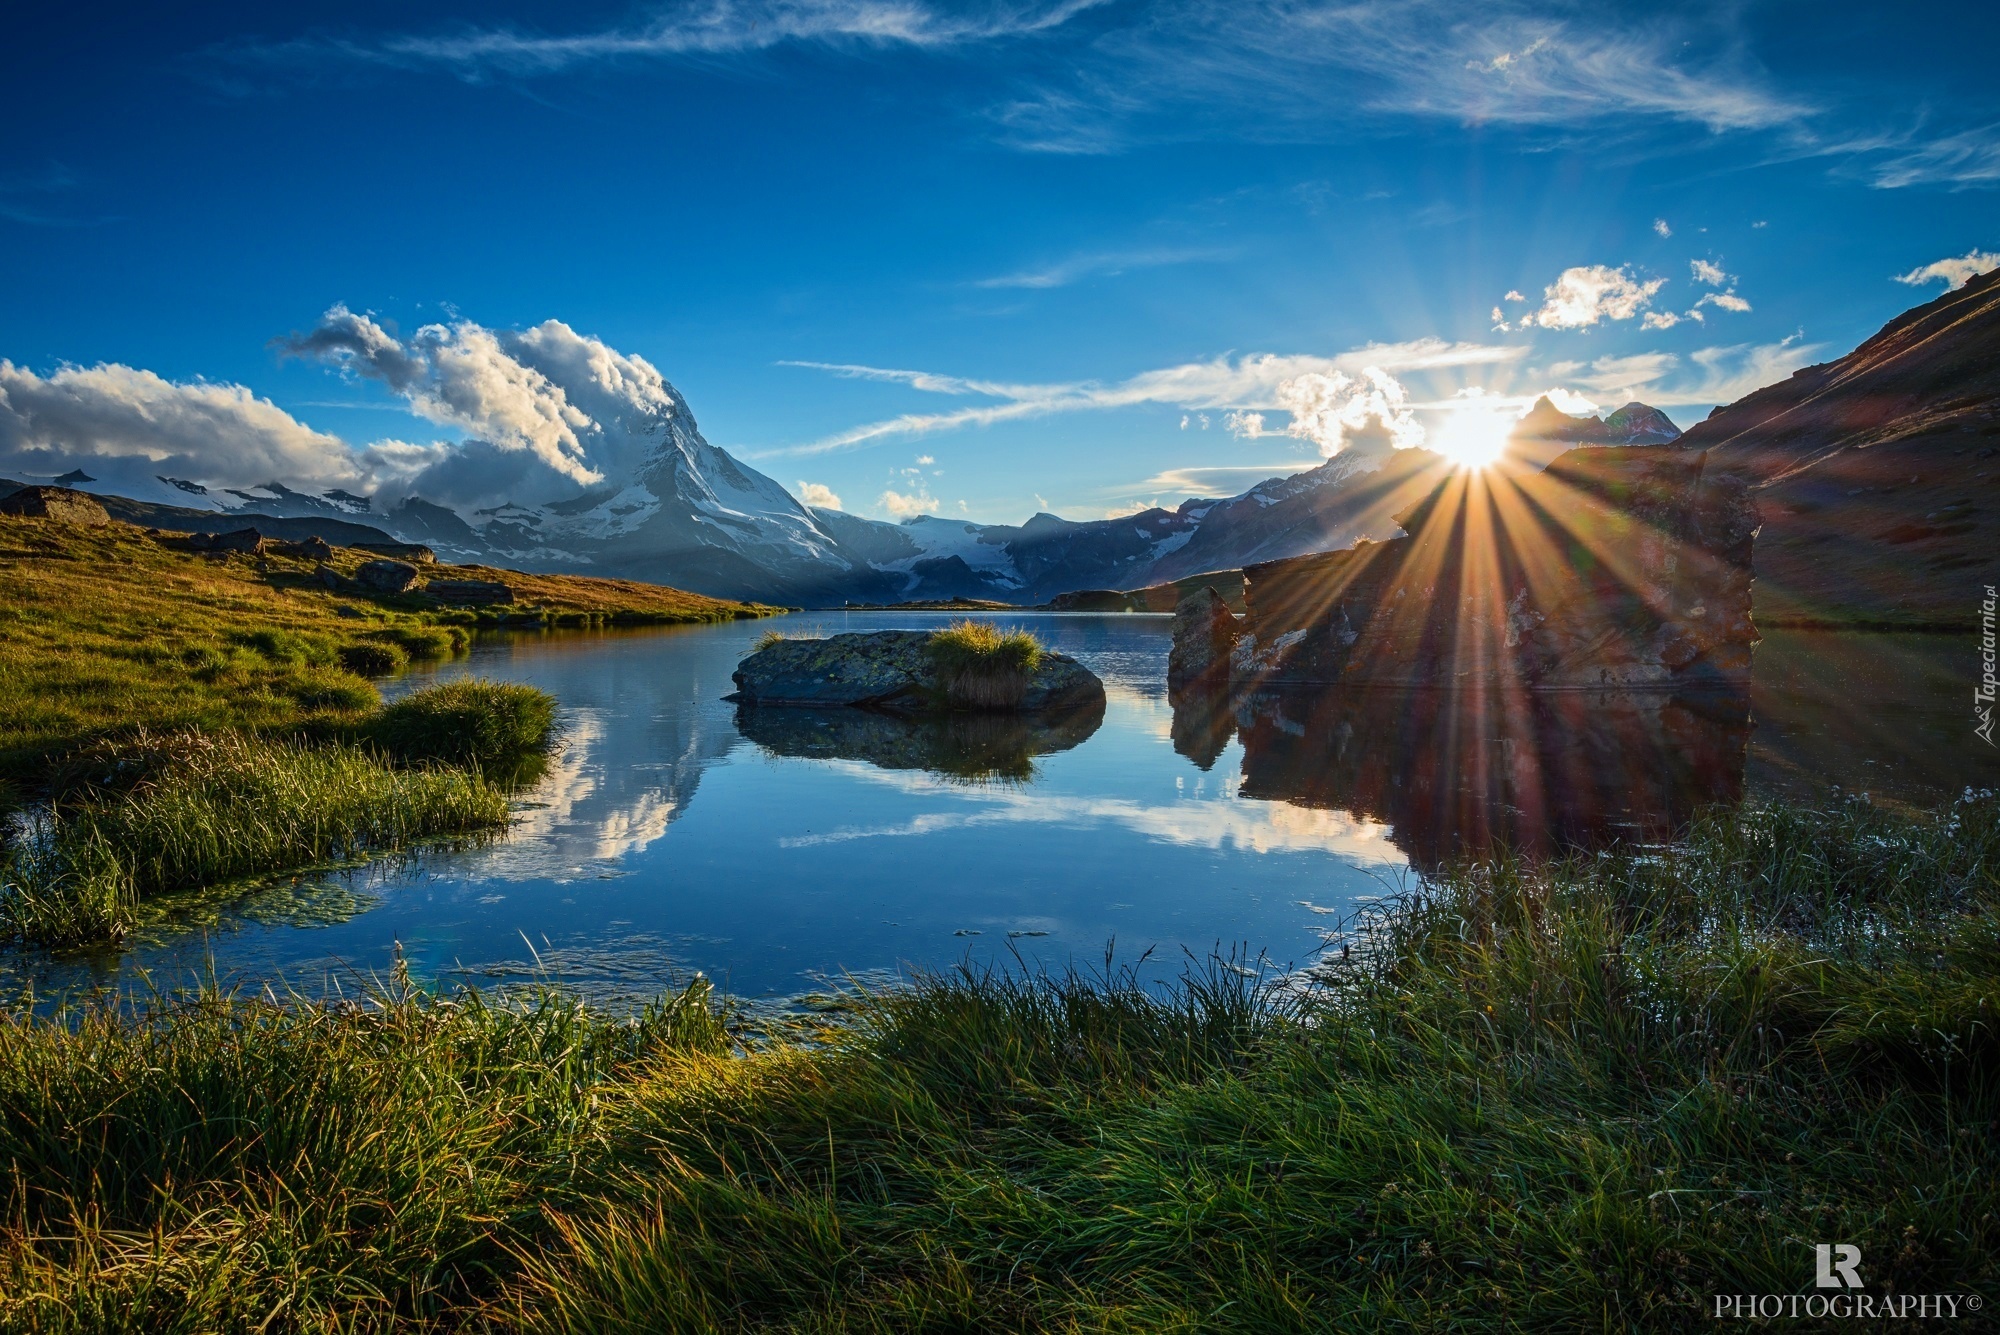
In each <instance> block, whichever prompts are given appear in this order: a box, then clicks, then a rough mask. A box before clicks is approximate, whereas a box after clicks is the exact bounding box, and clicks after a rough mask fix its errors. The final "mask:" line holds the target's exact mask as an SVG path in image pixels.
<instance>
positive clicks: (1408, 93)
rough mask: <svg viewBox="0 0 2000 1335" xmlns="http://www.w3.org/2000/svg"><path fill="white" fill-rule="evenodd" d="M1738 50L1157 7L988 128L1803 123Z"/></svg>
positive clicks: (1610, 34)
mask: <svg viewBox="0 0 2000 1335" xmlns="http://www.w3.org/2000/svg"><path fill="white" fill-rule="evenodd" d="M1746 50H1747V43H1745V42H1743V41H1742V40H1740V39H1739V38H1738V37H1737V35H1736V34H1735V33H1734V32H1732V31H1731V30H1730V27H1729V26H1728V25H1727V24H1726V23H1717V22H1716V21H1715V20H1714V19H1713V18H1710V19H1708V20H1706V21H1705V22H1700V23H1697V22H1694V21H1688V20H1676V19H1675V18H1674V17H1672V15H1671V14H1668V13H1664V12H1663V13H1661V14H1658V15H1654V14H1649V15H1647V16H1646V17H1645V18H1643V19H1639V20H1636V21H1628V22H1621V21H1620V20H1619V19H1618V18H1617V17H1616V16H1614V15H1611V14H1609V13H1600V12H1597V11H1592V12H1590V13H1589V15H1588V18H1587V21H1586V20H1584V19H1581V18H1580V19H1579V21H1577V22H1575V23H1566V22H1563V21H1562V20H1560V19H1557V18H1552V17H1547V16H1544V15H1538V14H1534V13H1529V12H1525V11H1524V10H1523V9H1522V8H1520V7H1517V6H1515V5H1511V4H1504V3H1503V4H1496V5H1491V6H1484V7H1480V8H1477V9H1467V8H1466V7H1465V6H1463V5H1458V4H1452V3H1448V0H1411V2H1409V3H1402V4H1392V5H1391V4H1355V3H1343V2H1341V0H1236V2H1235V3H1231V4H1226V5H1225V4H1216V3H1214V2H1213V0H1162V3H1159V4H1156V5H1153V6H1149V7H1146V8H1145V9H1144V10H1143V17H1142V18H1141V19H1139V20H1138V21H1135V22H1132V23H1130V24H1129V25H1126V26H1122V27H1116V28H1111V29H1109V30H1108V31H1106V32H1104V33H1103V34H1102V35H1101V36H1100V37H1098V38H1097V39H1096V40H1095V41H1094V42H1093V43H1092V44H1091V46H1090V47H1089V48H1088V49H1087V50H1086V51H1084V52H1082V53H1080V55H1079V56H1078V58H1077V59H1076V60H1075V61H1074V62H1072V63H1071V64H1070V66H1069V71H1070V72H1069V74H1068V75H1067V76H1066V77H1064V78H1062V79H1060V80H1059V81H1056V82H1053V83H1049V84H1045V85H1044V86H1043V87H1041V88H1039V89H1034V90H1031V91H1029V92H1027V93H1025V94H1024V95H1022V96H1019V97H1017V98H1015V99H1014V100H1012V101H1010V102H1008V103H1006V104H1004V105H1002V106H1000V107H998V108H996V109H995V111H994V112H993V115H994V117H995V119H996V120H997V121H998V122H999V124H1000V126H1001V127H1002V132H1003V134H1004V136H1005V137H1006V138H1007V139H1008V140H1009V141H1010V142H1012V143H1013V144H1014V145H1015V146H1017V147H1020V148H1025V149H1031V150H1040V151H1047V152H1065V153H1101V152H1107V151H1111V150H1114V149H1117V148H1119V147H1122V146H1124V145H1126V144H1129V143H1131V142H1133V141H1135V140H1141V141H1142V140H1148V139H1152V140H1160V139H1184V138H1187V137H1190V136H1204V135H1213V136H1229V137H1236V138H1248V139H1256V140H1264V141H1279V142H1296V141H1301V140H1304V141H1314V142H1321V141H1327V140H1330V139H1334V138H1337V137H1338V136H1340V135H1341V134H1343V133H1345V132H1347V131H1348V130H1349V128H1350V127H1352V126H1353V125H1354V123H1355V122H1356V121H1357V120H1365V119H1369V118H1379V117H1383V116H1398V117H1419V118H1441V119H1445V120H1450V121H1456V122H1460V123H1470V124H1511V125H1527V126H1574V125H1583V124H1589V123H1594V122H1599V121H1604V120H1608V119H1632V118H1636V119H1649V120H1668V121H1679V122H1692V123H1695V124H1699V125H1702V126H1705V127H1707V128H1708V129H1709V130H1711V131H1714V132H1717V133H1720V132H1725V131H1733V130H1746V129H1767V128H1771V127H1775V126H1784V125H1790V124H1794V123H1796V122H1799V121H1800V120H1802V119H1803V118H1804V117H1806V116H1807V115H1808V114H1809V113H1810V112H1811V110H1812V108H1811V107H1810V106H1808V105H1807V104H1805V103H1804V102H1802V101H1800V100H1797V99H1794V98H1791V97H1789V96H1786V95H1783V94H1780V93H1778V92H1775V91H1773V90H1772V89H1771V87H1770V80H1769V79H1768V78H1767V76H1766V75H1765V74H1764V73H1763V71H1761V70H1760V69H1758V68H1757V67H1755V66H1754V65H1753V64H1751V63H1750V62H1749V60H1748V59H1747V57H1746V56H1745V54H1744V52H1745V51H1746Z"/></svg>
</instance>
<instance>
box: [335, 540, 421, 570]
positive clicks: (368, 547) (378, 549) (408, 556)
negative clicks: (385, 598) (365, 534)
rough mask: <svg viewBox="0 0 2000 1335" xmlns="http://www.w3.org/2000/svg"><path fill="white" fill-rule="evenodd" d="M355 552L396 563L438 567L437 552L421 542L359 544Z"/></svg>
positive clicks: (355, 547) (356, 545) (356, 544)
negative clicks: (406, 562) (384, 558)
mask: <svg viewBox="0 0 2000 1335" xmlns="http://www.w3.org/2000/svg"><path fill="white" fill-rule="evenodd" d="M354 550H355V551H357V552H367V553H368V554H369V555H371V556H381V557H386V558H388V559H390V560H394V561H410V562H413V563H415V564H416V565H420V566H430V565H436V564H437V559H438V558H437V553H436V552H434V551H432V550H431V549H430V548H428V547H426V546H424V545H423V544H422V543H420V542H357V543H355V544H354Z"/></svg>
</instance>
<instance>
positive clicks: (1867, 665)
mask: <svg viewBox="0 0 2000 1335" xmlns="http://www.w3.org/2000/svg"><path fill="white" fill-rule="evenodd" d="M940 619H941V618H939V617H937V616H935V615H925V614H890V613H881V614H840V613H832V614H824V613H821V614H814V613H807V614H801V615H797V616H794V617H791V618H789V619H788V620H787V621H786V622H783V623H780V624H781V627H782V628H783V629H785V630H786V631H787V632H788V633H796V634H811V633H819V632H825V633H835V632H838V631H843V630H876V629H887V628H903V627H922V626H934V625H936V624H938V622H939V621H940ZM1001 620H1003V621H1007V622H1011V623H1018V624H1023V625H1028V626H1030V627H1031V628H1032V629H1034V630H1035V631H1036V633H1037V634H1039V635H1041V636H1042V637H1043V638H1044V639H1045V640H1046V641H1048V642H1050V643H1052V644H1053V645H1054V646H1055V647H1057V648H1059V649H1061V650H1063V651H1064V652H1067V653H1071V654H1074V655H1075V656H1076V657H1078V658H1079V659H1081V660H1082V661H1083V662H1084V663H1085V664H1086V665H1088V666H1089V667H1090V668H1092V669H1093V670H1094V671H1096V672H1097V673H1098V674H1099V675H1100V676H1101V677H1102V678H1103V679H1104V682H1105V686H1106V691H1107V694H1108V697H1109V700H1108V705H1107V708H1106V710H1105V712H1104V715H1103V717H1102V720H1101V721H1099V720H1097V719H1095V718H1087V719H1083V720H1072V721H1069V722H1067V723H1065V724H1062V725H1059V726H1052V727H1030V726H1026V725H1019V724H1015V723H1012V722H1007V721H999V720H965V721H960V722H956V723H952V724H949V725H919V724H908V723H900V722H897V721H894V720H887V719H883V718H879V717H877V716H874V715H870V714H865V713H862V712H861V711H834V712H832V713H822V712H819V711H794V710H761V711H742V712H739V711H738V710H737V708H736V707H735V706H733V705H731V704H729V703H727V702H726V701H724V699H723V698H722V697H723V696H725V695H726V694H728V693H729V692H730V691H731V690H732V689H733V688H732V683H731V682H730V673H731V672H732V671H733V670H734V668H735V666H736V664H737V662H738V661H739V660H740V659H741V658H742V657H743V655H744V654H746V653H747V652H749V648H750V645H751V643H752V641H754V640H755V639H756V638H757V636H759V635H761V634H762V633H763V632H764V631H765V630H766V629H768V627H769V625H770V624H771V623H768V622H766V623H740V624H732V625H727V626H719V627H704V628H698V629H686V630H668V631H648V632H628V633H607V634H600V635H585V634H574V635H550V636H521V637H513V638H509V639H505V640H498V641H490V642H487V643H483V644H481V645H480V646H479V647H478V648H476V649H475V650H474V652H473V653H472V654H471V656H470V657H469V658H466V659H462V660H460V661H458V662H456V663H454V664H451V665H449V666H447V667H444V668H441V669H440V670H439V671H437V672H436V673H435V674H423V675H413V676H412V677H409V678H405V679H403V680H401V681H399V682H395V683H391V684H389V685H388V686H387V687H386V688H385V694H391V695H393V694H396V693H398V692H399V691H403V690H409V689H414V688H415V687H416V686H419V685H422V684H426V683H427V682H429V681H431V680H435V679H439V678H444V677H450V676H456V675H462V674H477V675H482V676H488V677H495V678H503V679H507V680H515V681H525V682H531V683H533V684H535V685H537V686H540V687H542V688H544V689H546V690H548V691H550V692H552V693H553V694H554V695H555V696H556V697H557V698H558V699H559V700H561V701H562V703H563V726H564V739H563V745H562V748H561V751H560V754H559V755H558V757H557V759H556V761H555V763H554V764H553V766H552V767H551V769H550V771H549V773H548V774H547V776H546V777H545V778H544V779H543V780H542V781H541V782H539V783H538V784H537V785H535V786H534V787H532V788H531V789H529V790H526V791H524V792H523V793H522V794H521V795H520V798H519V803H518V805H519V812H518V817H517V822H516V824H515V826H514V828H513V830H512V831H511V832H510V833H509V834H508V835H507V836H506V837H505V838H504V839H500V840H496V841H493V842H489V843H487V844H485V845H483V846H480V847H476V848H469V849H463V850H458V851H442V852H441V851H433V852H429V853H426V854H424V855H422V856H420V857H417V858H413V859H407V860H402V861H397V862H379V863H376V864H373V865H372V866H369V867H367V868H363V869H359V870H353V871H348V872H342V873H336V874H332V875H327V876H320V877H308V878H298V879H287V880H285V881H283V882H280V883H278V884H275V885H269V886H263V887H259V888H255V889H252V890H250V891H247V892H246V891H243V890H236V891H233V892H226V893H220V894H215V895H211V896H208V897H206V898H205V899H203V900H201V901H198V902H185V901H184V902H181V903H178V904H174V905H171V906H161V907H159V908H158V909H156V910H155V911H156V913H157V914H158V916H157V917H156V918H155V919H154V920H153V921H151V922H149V923H148V924H147V925H146V927H145V928H144V929H143V930H142V931H141V932H140V933H139V934H138V936H137V938H136V939H135V940H134V942H132V943H131V945H130V946H129V947H128V948H127V949H126V950H124V951H122V952H115V953H114V952H104V953H99V954H95V955H88V956H81V957H73V958H67V959H50V958H48V957H46V956H39V955H17V956H13V957H9V958H6V959H4V960H0V972H4V977H5V981H6V983H7V985H8V986H9V988H10V990H19V989H20V988H23V987H32V988H34V989H35V991H36V992H37V993H39V994H42V995H45V996H46V995H48V994H50V993H51V992H57V991H65V990H72V989H76V988H79V987H90V986H109V985H119V986H129V985H144V983H145V981H146V980H151V982H152V983H153V984H154V985H157V986H160V987H174V986H179V985H184V984H185V983H187V982H188V981H190V980H191V979H192V978H194V977H195V976H197V975H199V974H203V973H205V972H207V971H208V970H209V969H211V968H212V969H213V970H214V972H215V973H216V974H217V975H218V976H220V977H221V978H223V979H225V980H228V981H233V982H239V983H252V984H254V983H261V982H266V981H274V982H281V983H285V984H289V985H292V986H296V987H300V988H303V989H307V990H315V991H316V990H320V989H323V988H327V987H335V988H340V989H342V990H347V989H351V988H353V987H355V986H357V985H362V984H365V981H366V980H367V979H368V978H369V977H370V976H371V975H372V976H378V977H379V976H380V975H381V974H383V973H384V972H385V971H386V970H387V969H388V968H389V967H390V965H391V963H392V961H393V959H394V951H395V950H396V949H397V948H398V947H399V946H400V949H401V950H402V952H403V954H404V956H405V958H406V959H407V960H408V962H409V965H410V968H411V970H412V972H413V973H415V974H416V975H418V976H419V977H421V978H425V979H432V980H437V981H441V982H447V983H450V982H469V983H477V984H479V985H481V986H493V985H506V984H512V983H518V982H523V981H527V980H530V979H534V978H550V979H556V980H560V981H562V982H565V983H567V984H570V985H572V986H575V987H578V988H580V989H582V990H584V991H585V992H587V993H589V994H591V995H593V996H595V997H597V998H598V999H600V1000H603V1001H606V1002H609V1003H614V1004H616V1003H627V1002H631V1001H635V1000H639V999H643V998H644V997H647V996H650V995H652V994H653V993H655V992H657V991H658V990H660V989H661V988H664V987H667V986H671V985H673V984H674V983H675V982H676V980H684V979H685V978H686V977H687V976H688V975H689V974H691V973H692V972H694V971H696V970H700V971H703V972H706V973H707V974H709V975H710V976H712V977H714V978H716V979H717V980H718V981H719V982H721V983H722V984H723V985H724V986H725V987H726V988H727V989H728V990H730V991H732V992H734V993H736V994H738V995H740V996H744V997H752V998H754V997H767V998H782V997H788V996H794V995H797V994H799V993H802V992H806V991H810V990H813V989H815V988H819V987H822V986H824V985H825V984H826V983H827V982H828V981H836V982H837V981H839V980H840V979H842V978H845V977H854V978H860V979H863V980H868V979H879V978H884V977H890V976H893V975H895V974H896V973H897V972H899V971H906V970H907V969H908V968H909V967H911V966H919V967H933V968H934V967H940V966H945V965H950V964H952V963H955V962H957V961H959V960H961V959H965V958H967V957H970V958H971V959H973V960H975V961H986V960H1003V961H1004V960H1007V959H1009V958H1010V954H1011V953H1013V952H1018V953H1019V954H1020V955H1021V956H1022V957H1024V958H1026V959H1028V960H1032V961H1042V962H1047V963H1050V964H1055V965H1061V964H1064V963H1067V962H1071V961H1074V962H1078V963H1085V964H1088V963H1095V962H1099V961H1101V960H1102V958H1103V956H1104V952H1105V949H1106V947H1107V944H1108V943H1111V942H1113V941H1115V942H1116V947H1117V952H1118V955H1119V957H1120V958H1132V957H1136V956H1137V955H1139V954H1140V953H1141V952H1142V951H1145V950H1148V949H1151V950H1152V951H1153V952H1154V955H1155V958H1156V959H1160V960H1162V961H1163V963H1164V967H1163V968H1162V970H1161V972H1162V973H1171V972H1174V971H1177V969H1178V966H1179V962H1180V961H1181V960H1182V959H1183V958H1184V956H1183V951H1191V952H1193V953H1195V954H1196V955H1201V956H1205V955H1207V954H1208V953H1209V952H1211V951H1212V950H1214V949H1216V948H1217V947H1218V946H1221V947H1222V948H1223V949H1224V950H1225V951H1226V950H1228V949H1229V948H1231V947H1232V946H1235V947H1238V948H1239V949H1243V950H1245V951H1246V952H1247V956H1248V957H1249V958H1252V959H1254V958H1255V957H1256V956H1258V955H1259V954H1261V955H1263V956H1264V957H1266V958H1267V959H1268V960H1269V961H1270V962H1271V963H1272V964H1274V965H1276V966H1279V967H1284V966H1290V965H1302V964H1306V963H1308V962H1309V961H1310V960H1311V959H1312V957H1313V956H1314V955H1315V953H1316V952H1318V951H1319V950H1321V949H1323V948H1324V946H1325V944H1326V941H1327V939H1328V935H1329V932H1330V930H1331V929H1332V928H1333V927H1334V926H1335V924H1337V922H1338V921H1339V920H1340V918H1341V916H1342V915H1344V914H1347V913H1350V912H1352V911H1353V910H1354V909H1356V908H1357V907H1358V906H1360V905H1361V904H1362V903H1364V902H1365V900H1366V899H1367V898H1368V897H1371V896H1380V895H1383V894H1388V893H1393V892H1395V891H1396V890H1398V889H1400V888H1402V887H1403V886H1405V885H1406V884H1408V883H1410V881H1411V879H1412V878H1413V876H1414V874H1415V873H1417V872H1419V871H1421V870H1423V869H1425V868H1427V867H1430V866H1433V865H1435V864H1437V863H1438V862H1440V861H1442V860H1444V859H1446V858H1449V857H1451V856H1453V855H1454V854H1455V853H1457V852H1459V851H1461V850H1463V849H1465V848H1468V847H1479V846H1487V845H1491V844H1493V843H1496V842H1504V843H1507V844H1509V845H1511V846H1516V847H1529V848H1533V847H1553V846H1560V845H1564V844H1583V845H1591V844H1597V843H1602V842H1604V841H1606V840H1609V839H1616V838H1657V837H1663V836H1664V835H1666V834H1668V833H1670V832H1671V830H1672V829H1673V828H1674V826H1675V825H1677V824H1678V823H1679V822H1681V821H1683V820H1685V819H1686V817H1687V815H1688V813H1690V812H1691V811H1693V810H1694V809H1695V808H1696V807H1698V806H1699V805H1701V804H1703V803H1706V802H1714V801H1724V802H1729V801H1736V800H1740V799H1741V798H1742V797H1743V796H1744V795H1745V794H1746V793H1748V794H1752V795H1755V794H1762V793H1775V792H1784V793H1794V794H1804V793H1811V792H1815V791H1819V790H1823V789H1824V788H1825V787H1826V786H1828V785H1829V784H1839V785H1843V786H1845V787H1847V788H1849V789H1852V790H1866V791H1869V792H1871V793H1872V794H1873V795H1874V796H1875V797H1876V798H1877V799H1878V800H1898V799H1900V800H1913V801H1928V800H1935V799H1936V798H1938V797H1941V796H1945V795H1948V794H1951V793H1955V792H1957V791H1959V790H1961V789H1963V788H1964V787H1966V786H1990V785H1992V784H1993V783H1994V781H1995V778H1996V776H2000V763H1996V757H1995V755H1994V753H1993V752H1992V751H1991V750H1990V749H1989V748H1987V747H1986V746H1985V745H1984V743H1981V742H1979V741H1977V739H1975V738H1973V737H1972V735H1971V709H1970V698H1971V681H1972V674H1973V672H1974V671H1975V669H1976V657H1975V655H1974V654H1973V652H1972V650H1971V647H1970V646H1969V645H1968V644H1965V643H1961V642H1960V637H1885V636H1867V637H1861V636H1832V635H1806V634H1799V633H1790V634H1787V633H1784V632H1775V633H1772V634H1771V636H1770V638H1768V639H1767V641H1766V643H1765V644H1764V645H1763V646H1762V647H1760V649H1759V650H1758V659H1757V684H1756V689H1755V691H1754V692H1753V693H1752V695H1751V697H1750V698H1749V699H1747V700H1725V701H1715V700H1706V701H1693V702H1673V701H1663V700H1659V699H1650V700H1648V699H1645V698H1638V699H1634V698H1632V697H1622V698H1613V697H1590V696H1583V695H1578V696H1567V697H1559V698H1547V697H1544V698H1534V699H1531V698H1520V699H1511V700H1508V699H1476V698H1466V697H1445V698H1440V697H1436V696H1431V697H1415V696H1392V695H1388V694H1379V693H1370V692H1320V693H1317V694H1312V695H1300V694H1298V693H1293V694H1290V695H1264V696H1257V697H1251V698H1247V699H1240V700H1216V701H1203V702H1183V704H1182V707H1181V708H1180V709H1178V710H1176V708H1175V707H1174V706H1173V705H1172V704H1170V703H1169V701H1168V699H1167V696H1166V690H1165V675H1166V654H1167V647H1168V640H1167V631H1168V621H1167V619H1166V618H1164V617H1145V616H1130V615H1127V616H1105V617H1093V616H1033V615H1023V616H1009V617H1004V618H1001Z"/></svg>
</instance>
